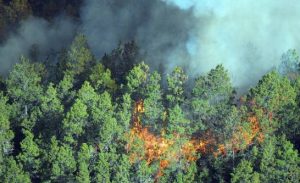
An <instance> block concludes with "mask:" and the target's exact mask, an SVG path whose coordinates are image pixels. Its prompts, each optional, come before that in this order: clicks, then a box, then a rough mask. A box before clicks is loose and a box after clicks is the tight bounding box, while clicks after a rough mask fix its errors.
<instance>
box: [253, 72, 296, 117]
mask: <svg viewBox="0 0 300 183" xmlns="http://www.w3.org/2000/svg"><path fill="white" fill-rule="evenodd" d="M250 97H251V98H252V99H254V100H255V102H256V104H257V105H258V106H260V107H263V108H265V109H266V110H268V111H270V112H274V113H275V114H276V113H277V112H279V111H280V110H283V109H285V107H288V105H293V104H294V103H295V98H296V92H295V90H294V88H293V87H292V86H291V84H290V81H289V80H288V79H287V78H286V77H282V76H280V75H279V74H278V73H277V72H275V71H272V72H270V73H268V74H266V75H265V76H263V78H262V79H261V80H260V81H259V83H258V85H257V86H256V87H255V88H253V89H252V90H251V91H250Z"/></svg>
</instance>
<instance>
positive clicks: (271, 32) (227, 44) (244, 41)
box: [0, 0, 300, 88]
mask: <svg viewBox="0 0 300 183" xmlns="http://www.w3.org/2000/svg"><path fill="white" fill-rule="evenodd" d="M299 10H300V2H299V1H298V0H289V1H284V0H276V1H272V0H261V1H257V2H254V1H251V0H235V1H232V0H231V1H229V0H222V1H216V0H85V1H84V3H83V6H82V7H81V11H80V20H79V21H76V22H74V21H72V20H71V19H69V18H68V17H66V16H63V15H59V16H58V17H57V18H56V19H55V20H54V21H52V22H51V23H49V22H48V21H46V20H43V19H40V18H36V17H30V18H29V19H28V20H26V21H23V22H22V23H21V25H20V27H19V29H18V30H17V31H16V32H14V33H12V34H11V35H10V37H9V38H8V39H7V41H6V42H5V43H4V44H3V45H0V65H1V67H0V72H1V73H6V72H7V71H8V69H9V68H11V66H12V65H13V64H14V63H16V62H17V61H18V57H19V56H20V55H21V54H23V55H29V54H30V51H31V49H32V45H36V46H35V47H36V48H39V53H40V56H39V57H38V58H39V59H43V58H44V57H45V56H46V55H47V54H49V53H50V52H56V51H58V50H60V49H61V48H63V47H66V46H68V45H69V44H70V42H71V41H72V38H73V37H74V35H75V34H76V33H77V32H82V33H84V34H85V35H86V36H87V39H88V42H89V44H90V46H91V49H92V51H93V52H94V54H95V55H96V56H97V58H101V57H102V55H103V54H104V53H105V52H110V51H111V50H112V49H113V48H116V47H117V45H118V44H119V43H120V42H123V43H124V42H126V41H129V40H133V39H134V40H135V41H136V42H137V44H138V46H139V47H140V48H141V52H142V53H143V54H144V55H145V61H146V62H147V63H148V64H150V65H151V66H152V67H154V68H155V67H158V66H159V65H160V64H161V65H163V66H164V67H165V68H166V70H167V71H170V70H171V69H172V68H173V67H174V66H175V65H180V66H184V67H185V68H186V69H187V71H188V73H189V74H190V75H191V76H196V75H199V74H203V73H206V72H208V71H209V70H210V69H211V68H213V67H215V66H216V65H217V64H223V65H224V66H225V67H226V68H227V69H228V70H229V71H230V75H231V78H232V80H233V83H234V85H235V86H237V87H240V88H245V87H249V86H252V85H254V84H255V83H256V82H257V80H258V79H259V78H260V77H261V76H262V75H263V74H264V73H265V72H267V71H268V70H270V69H272V68H273V67H274V66H277V65H278V64H279V62H280V57H281V55H282V53H284V52H286V51H287V50H288V49H290V48H296V49H299V44H298V42H299V41H300V34H299V30H300V21H299V20H300V11H299ZM43 56H44V57H43Z"/></svg>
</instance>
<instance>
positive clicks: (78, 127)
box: [63, 99, 88, 144]
mask: <svg viewBox="0 0 300 183" xmlns="http://www.w3.org/2000/svg"><path fill="white" fill-rule="evenodd" d="M87 117H88V113H87V107H86V105H85V104H84V103H83V102H82V101H81V100H79V99H77V100H76V101H75V103H74V105H73V106H72V107H71V109H70V111H69V112H68V113H67V114H66V116H65V119H64V120H63V130H64V134H65V135H64V141H65V142H66V143H70V144H72V143H75V142H76V141H77V140H78V138H79V136H80V135H81V134H82V133H83V132H84V126H85V125H86V118H87Z"/></svg>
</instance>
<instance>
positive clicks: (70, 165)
mask: <svg viewBox="0 0 300 183" xmlns="http://www.w3.org/2000/svg"><path fill="white" fill-rule="evenodd" d="M49 148H50V149H49V150H48V151H47V152H44V153H46V156H45V158H46V160H45V161H46V163H47V170H46V171H49V172H48V173H47V175H46V176H47V177H48V176H50V177H49V178H47V179H50V180H51V181H53V182H62V181H67V182H69V181H72V180H73V179H74V177H73V173H74V172H75V170H76V161H75V158H74V155H73V151H72V148H71V147H70V146H69V145H64V144H63V145H60V144H59V142H58V141H57V140H56V139H55V138H54V137H53V138H51V144H50V147H49Z"/></svg>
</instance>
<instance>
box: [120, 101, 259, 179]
mask: <svg viewBox="0 0 300 183" xmlns="http://www.w3.org/2000/svg"><path fill="white" fill-rule="evenodd" d="M144 112H145V109H144V103H143V100H138V101H137V102H135V106H134V111H133V127H132V129H131V130H130V133H129V140H128V144H127V147H126V148H127V151H128V152H129V154H130V161H131V163H134V162H136V161H138V160H146V162H147V164H148V165H150V164H151V163H153V162H159V170H158V172H157V175H156V178H157V179H158V178H159V177H160V176H162V175H163V171H164V169H165V168H167V167H168V166H169V165H170V164H171V163H172V162H176V161H179V160H180V158H184V159H185V160H187V161H189V162H191V161H196V160H197V159H198V156H197V155H198V154H199V153H200V154H202V155H209V154H213V155H214V156H219V155H224V156H225V155H227V154H228V150H231V151H232V152H238V151H240V150H243V149H245V148H246V147H248V146H249V145H251V144H252V143H253V141H254V139H258V141H262V140H263V134H262V132H261V129H260V126H259V121H258V118H257V117H256V116H250V117H248V118H247V122H248V123H249V124H250V126H251V128H250V130H246V129H244V128H242V127H238V130H237V131H236V132H235V133H234V134H233V136H232V138H231V140H229V141H228V142H227V143H226V144H219V143H218V142H217V140H216V138H215V137H214V135H213V134H212V133H211V132H210V131H207V132H206V133H204V135H202V136H201V137H198V138H194V139H190V140H187V141H185V142H184V143H183V144H181V145H180V146H179V147H180V148H174V146H175V145H178V144H176V142H178V141H179V140H180V138H183V137H180V136H179V135H178V134H174V135H173V136H172V138H171V139H170V138H165V137H164V133H163V131H162V133H161V134H160V135H154V134H153V133H151V132H149V130H148V128H147V127H143V126H142V125H141V120H140V116H141V115H142V114H143V113H144ZM242 144H243V145H242ZM137 149H138V150H137Z"/></svg>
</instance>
